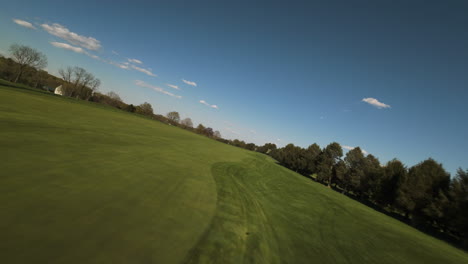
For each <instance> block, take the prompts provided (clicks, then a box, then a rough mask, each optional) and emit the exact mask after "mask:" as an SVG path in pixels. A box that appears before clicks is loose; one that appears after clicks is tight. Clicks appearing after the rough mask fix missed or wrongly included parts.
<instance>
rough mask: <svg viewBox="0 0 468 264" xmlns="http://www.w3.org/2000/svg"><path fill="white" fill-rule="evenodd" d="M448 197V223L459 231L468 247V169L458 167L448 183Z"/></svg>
mask: <svg viewBox="0 0 468 264" xmlns="http://www.w3.org/2000/svg"><path fill="white" fill-rule="evenodd" d="M450 198H451V200H452V203H451V206H450V212H449V215H448V217H449V218H450V219H451V220H450V222H451V223H450V224H451V226H453V227H455V229H456V230H457V231H458V232H459V233H460V236H461V238H462V241H463V243H464V246H465V248H468V170H465V171H463V170H462V169H461V168H460V169H458V171H457V175H456V176H455V178H454V179H453V180H452V182H451V184H450Z"/></svg>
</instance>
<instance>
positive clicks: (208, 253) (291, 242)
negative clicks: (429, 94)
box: [187, 155, 468, 263]
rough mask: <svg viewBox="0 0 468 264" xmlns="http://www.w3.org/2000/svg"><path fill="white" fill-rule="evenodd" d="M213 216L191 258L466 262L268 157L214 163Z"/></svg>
mask: <svg viewBox="0 0 468 264" xmlns="http://www.w3.org/2000/svg"><path fill="white" fill-rule="evenodd" d="M212 171H213V175H214V178H215V180H216V184H217V188H218V203H217V210H216V214H215V217H214V218H213V221H212V223H211V225H210V228H209V229H208V230H207V232H206V233H205V235H204V236H203V237H202V239H201V240H200V241H199V242H198V244H197V245H196V246H195V247H194V249H193V250H192V251H191V254H189V256H188V258H187V262H188V263H465V262H467V261H468V256H467V254H466V253H465V252H463V251H460V250H458V249H456V248H453V247H452V246H450V245H448V244H446V243H444V242H442V241H439V240H436V239H434V238H432V237H430V236H427V235H426V234H424V233H421V232H419V231H417V230H415V229H413V228H411V227H409V226H407V225H405V224H403V223H401V222H399V221H398V220H395V219H392V218H390V217H388V216H386V215H384V214H381V213H378V212H376V211H374V210H373V209H371V208H369V207H366V206H364V205H362V204H360V203H358V202H356V201H354V200H352V199H350V198H348V197H346V196H343V195H340V194H339V193H336V192H334V191H333V190H330V189H328V188H325V187H323V186H322V185H320V184H318V183H315V182H311V181H309V180H307V179H306V178H304V177H302V176H300V175H298V174H295V173H292V172H291V171H289V170H287V169H285V168H283V167H280V166H279V165H277V164H275V163H273V162H271V160H269V158H267V157H264V156H260V155H252V156H251V157H250V158H247V159H244V160H243V161H242V162H222V163H217V164H215V165H214V166H213V169H212Z"/></svg>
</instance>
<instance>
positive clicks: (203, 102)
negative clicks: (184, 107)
mask: <svg viewBox="0 0 468 264" xmlns="http://www.w3.org/2000/svg"><path fill="white" fill-rule="evenodd" d="M199 102H200V104H204V105H206V106H208V107H211V108H214V109H219V107H218V106H217V105H210V104H209V103H207V102H206V101H205V100H200V101H199Z"/></svg>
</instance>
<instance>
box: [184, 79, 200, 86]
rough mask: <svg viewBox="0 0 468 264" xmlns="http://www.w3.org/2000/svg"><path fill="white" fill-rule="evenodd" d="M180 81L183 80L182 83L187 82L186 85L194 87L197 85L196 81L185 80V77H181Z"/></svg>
mask: <svg viewBox="0 0 468 264" xmlns="http://www.w3.org/2000/svg"><path fill="white" fill-rule="evenodd" d="M182 81H183V82H184V83H186V84H188V85H191V86H195V87H196V86H197V83H196V82H191V81H187V80H185V79H182Z"/></svg>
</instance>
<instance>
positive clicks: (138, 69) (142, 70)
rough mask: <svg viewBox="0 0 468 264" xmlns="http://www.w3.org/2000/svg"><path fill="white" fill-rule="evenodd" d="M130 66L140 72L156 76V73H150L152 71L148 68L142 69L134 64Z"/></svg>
mask: <svg viewBox="0 0 468 264" xmlns="http://www.w3.org/2000/svg"><path fill="white" fill-rule="evenodd" d="M130 67H131V68H132V69H134V70H137V71H139V72H142V73H144V74H146V75H149V76H153V77H157V75H156V74H154V73H152V72H151V71H150V70H148V69H143V68H140V67H138V66H135V65H133V64H132V65H130Z"/></svg>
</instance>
